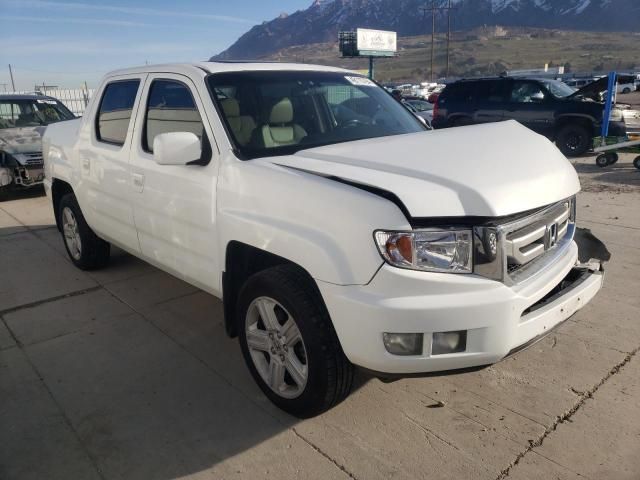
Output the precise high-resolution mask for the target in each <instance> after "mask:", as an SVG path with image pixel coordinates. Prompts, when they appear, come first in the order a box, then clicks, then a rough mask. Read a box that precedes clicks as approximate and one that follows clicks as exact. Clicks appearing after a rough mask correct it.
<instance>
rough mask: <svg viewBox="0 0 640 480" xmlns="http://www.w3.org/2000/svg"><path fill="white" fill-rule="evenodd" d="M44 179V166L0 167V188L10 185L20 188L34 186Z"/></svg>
mask: <svg viewBox="0 0 640 480" xmlns="http://www.w3.org/2000/svg"><path fill="white" fill-rule="evenodd" d="M43 181H44V168H43V167H42V166H39V167H24V166H21V165H20V166H17V167H0V188H3V187H4V188H6V187H9V186H11V185H15V186H17V187H22V188H30V187H35V186H37V185H41V184H42V182H43Z"/></svg>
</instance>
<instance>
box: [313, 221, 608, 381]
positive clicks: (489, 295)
mask: <svg viewBox="0 0 640 480" xmlns="http://www.w3.org/2000/svg"><path fill="white" fill-rule="evenodd" d="M576 243H579V244H580V250H583V252H581V253H580V257H579V254H578V251H579V248H578V245H577V244H576ZM583 253H584V255H589V256H588V257H587V258H586V260H585V259H584V258H583V256H582V255H583ZM593 253H599V254H600V255H601V256H597V255H592V254H593ZM591 258H600V259H602V260H608V258H609V254H608V252H607V251H606V247H604V245H602V243H601V242H599V241H598V240H597V239H596V238H595V237H593V235H591V233H590V232H588V231H581V230H580V229H577V231H576V238H575V240H574V241H572V242H571V243H570V244H569V245H568V248H566V250H565V251H564V252H563V253H562V255H561V256H560V257H558V258H557V259H555V260H554V262H553V263H552V264H551V265H549V267H548V268H547V269H545V270H543V271H541V272H540V273H539V274H537V275H535V276H533V277H531V278H529V279H527V280H526V281H524V282H521V283H519V284H516V285H506V284H504V283H502V282H497V281H493V280H489V279H486V278H482V277H479V276H476V275H449V274H439V273H425V272H417V271H410V270H403V269H398V268H394V267H391V266H389V265H383V266H382V267H381V268H380V270H379V271H378V273H377V274H376V276H375V277H374V278H373V279H372V281H371V282H370V283H369V284H367V285H346V286H339V285H333V284H328V283H325V282H320V281H319V282H318V286H319V288H320V291H321V293H322V296H323V298H324V300H325V303H326V305H327V308H328V310H329V313H330V315H331V318H332V320H333V324H334V327H335V329H336V333H337V334H338V338H339V340H340V343H341V345H342V348H343V350H344V352H345V354H346V355H347V357H348V358H349V360H350V361H351V362H352V363H354V364H356V365H359V366H361V367H364V368H365V369H368V370H370V371H374V372H379V373H380V374H387V375H401V376H403V375H407V374H419V373H427V372H438V371H449V370H456V369H463V368H470V367H477V366H483V365H488V364H492V363H495V362H498V361H500V360H501V359H503V358H505V357H507V356H509V355H513V354H514V353H515V352H517V351H520V350H522V349H524V348H526V347H527V346H530V345H532V344H533V343H535V342H537V341H539V340H540V339H541V338H543V337H544V336H545V335H548V334H549V332H551V331H552V330H553V329H554V328H556V327H557V326H558V325H560V324H562V323H563V322H564V321H565V320H567V319H568V318H569V317H571V316H572V315H573V314H574V313H575V312H576V311H578V310H579V309H580V308H582V307H584V306H585V305H586V304H587V303H589V301H590V300H591V299H592V298H593V297H594V296H595V295H596V294H597V293H598V291H599V290H600V288H601V287H602V284H603V279H604V271H603V268H602V262H601V261H600V260H591ZM388 332H391V333H393V334H395V333H396V332H397V333H399V334H409V335H414V336H416V338H418V339H419V341H421V342H422V344H421V346H420V348H419V349H418V350H419V351H418V352H416V354H408V355H397V354H392V353H390V352H389V351H388V350H387V348H386V347H385V344H384V338H385V334H386V333H388ZM448 333H456V334H457V335H458V338H459V339H462V338H463V339H464V344H463V345H461V348H460V349H458V350H456V351H453V352H452V353H444V354H443V353H441V351H440V350H436V349H435V348H434V347H433V345H434V342H435V341H436V340H435V339H436V336H442V335H446V334H448Z"/></svg>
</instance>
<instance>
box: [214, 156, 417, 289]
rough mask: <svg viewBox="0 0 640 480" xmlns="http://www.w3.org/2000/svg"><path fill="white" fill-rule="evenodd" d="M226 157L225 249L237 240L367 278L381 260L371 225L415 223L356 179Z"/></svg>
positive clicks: (336, 277)
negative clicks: (349, 182)
mask: <svg viewBox="0 0 640 480" xmlns="http://www.w3.org/2000/svg"><path fill="white" fill-rule="evenodd" d="M225 163H226V164H225V166H224V167H223V168H222V170H221V177H220V179H219V182H218V212H219V225H220V228H219V232H220V236H221V238H220V246H221V248H222V252H223V251H224V249H225V248H226V245H228V243H229V242H231V241H234V240H235V241H239V242H242V243H245V244H248V245H251V246H253V247H255V248H259V249H261V250H265V251H267V252H270V253H273V254H275V255H278V256H280V257H283V258H286V259H287V260H290V261H292V262H294V263H296V264H298V265H299V266H301V267H302V268H304V269H305V270H306V271H307V272H309V274H310V275H311V276H312V277H313V278H315V279H316V280H321V281H324V282H328V283H333V284H338V285H363V284H366V283H368V282H369V281H370V280H371V278H372V277H373V276H374V275H375V273H376V271H377V270H378V269H379V268H380V265H382V263H383V260H382V258H381V257H380V254H379V253H378V250H377V248H376V246H375V243H374V240H373V232H374V230H376V229H408V228H410V225H409V222H408V221H407V219H406V218H405V216H404V215H403V214H402V212H401V211H400V209H399V208H398V207H397V206H396V205H395V204H393V203H392V202H390V201H388V200H385V199H383V198H381V197H378V196H377V195H374V194H371V193H368V192H365V191H363V190H360V189H358V188H355V187H353V186H349V185H345V184H343V183H339V182H336V181H333V180H331V179H329V178H324V177H319V176H317V175H314V174H310V173H306V172H301V171H297V170H294V169H290V168H287V167H281V166H278V165H273V164H271V163H269V162H267V161H264V160H251V161H238V160H235V159H232V160H228V161H227V162H225ZM222 252H221V255H223V253H222ZM220 258H224V257H223V256H221V257H220Z"/></svg>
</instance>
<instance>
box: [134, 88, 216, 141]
mask: <svg viewBox="0 0 640 480" xmlns="http://www.w3.org/2000/svg"><path fill="white" fill-rule="evenodd" d="M145 115H146V116H145V125H144V132H143V135H142V144H143V145H142V146H143V148H144V149H145V151H147V152H153V140H154V139H155V138H156V136H157V135H159V134H161V133H170V132H191V133H194V134H195V135H196V136H197V137H198V138H199V139H200V140H202V133H203V131H204V127H203V124H202V117H200V113H199V112H198V109H197V107H196V104H195V102H194V100H193V96H192V95H191V91H190V90H189V87H187V86H186V85H185V84H184V83H182V82H178V81H175V80H154V81H153V83H152V84H151V87H150V89H149V99H148V101H147V111H146V113H145Z"/></svg>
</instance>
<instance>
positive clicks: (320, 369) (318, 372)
mask: <svg viewBox="0 0 640 480" xmlns="http://www.w3.org/2000/svg"><path fill="white" fill-rule="evenodd" d="M237 318H238V323H239V325H238V327H239V328H238V330H239V337H240V346H241V348H242V354H243V356H244V359H245V362H246V363H247V366H248V367H249V370H250V372H251V375H252V376H253V378H254V379H255V381H256V382H257V384H258V386H259V387H260V389H261V390H262V391H263V392H264V394H265V395H266V396H267V397H268V398H269V399H270V400H271V401H272V402H273V403H274V404H275V405H277V406H278V407H279V408H281V409H282V410H284V411H286V412H287V413H290V414H292V415H294V416H296V417H300V418H307V417H312V416H314V415H318V414H320V413H322V412H324V411H326V410H328V409H330V408H331V407H333V406H334V405H336V404H337V403H339V402H340V401H342V400H343V399H344V398H345V397H346V396H347V395H348V394H349V392H350V390H351V386H352V383H353V375H354V367H353V365H352V364H351V363H350V362H349V360H348V359H347V358H346V356H345V354H344V353H343V351H342V348H341V347H340V342H339V341H338V338H337V335H336V333H335V331H334V329H333V325H332V323H331V319H330V317H329V314H328V312H327V309H326V307H325V305H324V303H323V301H322V297H321V296H320V293H319V292H318V290H317V287H316V285H315V284H314V282H313V280H312V279H311V278H310V277H309V276H308V275H307V274H306V273H305V272H304V271H302V270H300V269H299V268H298V267H295V266H292V265H282V266H278V267H273V268H270V269H267V270H264V271H262V272H259V273H257V274H255V275H253V276H252V277H251V278H250V279H249V280H248V281H247V283H246V284H245V285H244V287H243V288H242V291H241V292H240V298H239V301H238V317H237Z"/></svg>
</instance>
